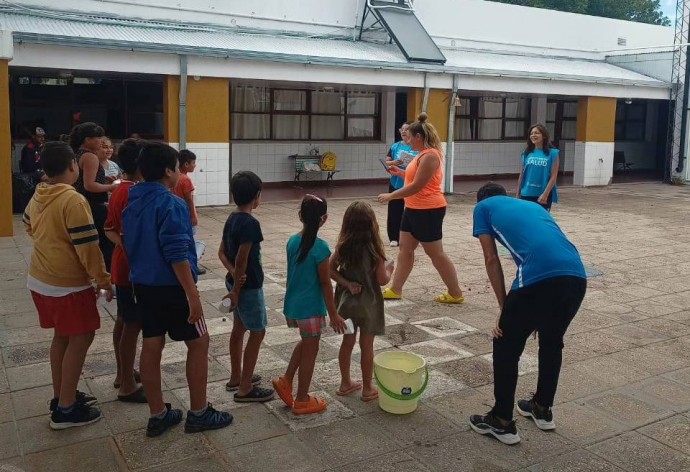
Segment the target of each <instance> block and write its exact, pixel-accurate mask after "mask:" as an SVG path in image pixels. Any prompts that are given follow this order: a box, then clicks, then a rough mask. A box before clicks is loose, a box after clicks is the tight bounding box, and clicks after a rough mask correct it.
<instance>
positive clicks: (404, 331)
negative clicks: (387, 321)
mask: <svg viewBox="0 0 690 472" xmlns="http://www.w3.org/2000/svg"><path fill="white" fill-rule="evenodd" d="M385 337H386V338H387V340H388V341H389V342H390V343H391V344H392V345H393V346H404V345H406V344H415V343H419V342H422V341H429V340H430V339H435V337H434V336H432V335H431V334H429V333H427V332H426V331H422V330H421V329H419V328H417V327H416V326H413V325H411V324H409V323H403V324H400V325H395V326H389V327H387V328H386V335H385Z"/></svg>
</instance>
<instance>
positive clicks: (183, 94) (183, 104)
mask: <svg viewBox="0 0 690 472" xmlns="http://www.w3.org/2000/svg"><path fill="white" fill-rule="evenodd" d="M179 101H180V151H181V150H183V149H187V56H186V55H185V54H182V55H180V100H179Z"/></svg>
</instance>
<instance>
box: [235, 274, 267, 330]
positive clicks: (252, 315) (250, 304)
mask: <svg viewBox="0 0 690 472" xmlns="http://www.w3.org/2000/svg"><path fill="white" fill-rule="evenodd" d="M225 286H226V288H227V289H228V292H229V291H231V290H232V285H230V283H228V282H227V281H226V282H225ZM235 318H236V319H239V320H240V321H241V322H242V324H243V325H244V327H245V328H247V329H248V330H249V331H263V330H265V329H266V326H267V325H268V317H267V316H266V300H265V299H264V289H263V288H248V289H244V288H243V289H242V290H240V299H239V301H238V303H237V308H236V309H235Z"/></svg>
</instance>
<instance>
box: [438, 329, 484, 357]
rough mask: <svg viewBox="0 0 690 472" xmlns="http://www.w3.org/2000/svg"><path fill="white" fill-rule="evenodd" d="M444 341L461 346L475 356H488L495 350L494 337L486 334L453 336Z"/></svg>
mask: <svg viewBox="0 0 690 472" xmlns="http://www.w3.org/2000/svg"><path fill="white" fill-rule="evenodd" d="M444 341H447V342H449V343H453V344H455V345H456V346H460V347H461V348H463V349H464V350H466V351H469V352H471V353H473V354H475V355H480V354H487V353H489V352H491V351H492V350H493V336H491V334H490V333H486V332H480V331H477V332H474V333H471V334H468V335H464V336H452V337H448V338H445V339H444Z"/></svg>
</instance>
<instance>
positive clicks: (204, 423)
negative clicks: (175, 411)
mask: <svg viewBox="0 0 690 472" xmlns="http://www.w3.org/2000/svg"><path fill="white" fill-rule="evenodd" d="M231 423H232V415H231V414H230V413H228V412H225V411H218V410H216V409H215V408H213V406H212V405H211V404H210V403H209V404H208V407H207V408H206V411H205V412H204V413H203V414H201V415H195V414H194V413H192V412H191V411H188V412H187V421H186V422H185V424H184V432H185V433H200V432H201V431H206V430H209V429H221V428H225V427H227V426H230V424H231Z"/></svg>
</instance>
